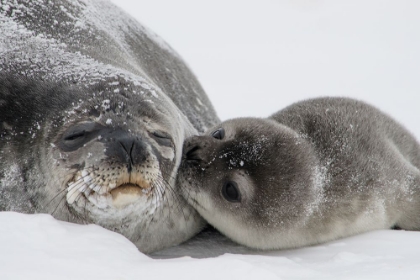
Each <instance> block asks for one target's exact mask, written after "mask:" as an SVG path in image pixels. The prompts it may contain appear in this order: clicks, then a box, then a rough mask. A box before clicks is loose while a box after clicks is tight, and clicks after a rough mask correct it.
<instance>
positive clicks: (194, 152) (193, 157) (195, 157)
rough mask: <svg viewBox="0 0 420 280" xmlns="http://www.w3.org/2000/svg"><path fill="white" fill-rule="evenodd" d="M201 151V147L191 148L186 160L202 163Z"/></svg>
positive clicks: (186, 154) (187, 152)
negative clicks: (199, 152)
mask: <svg viewBox="0 0 420 280" xmlns="http://www.w3.org/2000/svg"><path fill="white" fill-rule="evenodd" d="M199 150H200V147H199V146H191V147H190V148H189V149H188V150H187V151H186V153H185V159H186V160H188V161H201V160H202V159H201V158H200V156H199V154H198V151H199Z"/></svg>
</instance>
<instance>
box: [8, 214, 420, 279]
mask: <svg viewBox="0 0 420 280" xmlns="http://www.w3.org/2000/svg"><path fill="white" fill-rule="evenodd" d="M0 224H1V225H2V226H1V227H0V248H1V253H0V279H2V280H3V279H22V280H23V279H24V280H27V279H32V280H37V279H40V280H41V279H45V280H49V279H51V280H57V279H60V280H65V279H90V280H95V279H101V280H102V279H165V280H167V279H194V280H196V279H200V280H206V279H209V280H214V279H241V280H246V279H252V280H255V279H323V280H328V279H331V280H336V279H358V280H360V279H369V280H376V279H378V280H386V279H400V278H401V277H403V278H404V279H418V277H419V275H420V253H419V249H418V248H420V233H419V232H407V231H391V230H383V231H375V232H370V233H367V234H362V235H359V236H355V237H352V238H347V239H342V240H338V241H336V242H330V243H327V244H323V245H319V246H314V247H309V248H303V249H298V250H289V251H277V252H265V253H261V252H254V251H248V250H247V249H244V248H242V247H239V246H236V245H234V244H232V243H230V242H228V241H226V240H225V238H223V237H220V236H219V237H217V238H216V239H213V241H208V240H207V239H206V238H204V239H201V240H195V241H193V242H190V243H189V244H186V245H181V246H179V247H175V248H172V249H167V250H166V251H164V252H161V253H160V257H172V258H167V259H153V258H150V257H149V256H146V255H144V254H142V253H140V252H139V251H138V250H137V249H136V247H135V246H134V245H133V244H132V243H131V242H129V241H128V240H127V239H126V238H124V237H123V236H122V235H119V234H117V233H114V232H111V231H108V230H105V229H103V228H101V227H98V226H95V225H76V224H70V223H66V222H61V221H57V220H54V219H53V218H52V217H51V216H48V215H44V214H38V215H25V214H18V213H14V212H2V213H0ZM224 252H226V254H223V253H224ZM188 255H193V256H195V257H200V258H199V259H197V258H191V257H186V256H188ZM205 256H212V257H207V258H203V257H205ZM155 257H156V256H155Z"/></svg>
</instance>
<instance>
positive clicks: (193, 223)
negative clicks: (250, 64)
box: [0, 0, 217, 252]
mask: <svg viewBox="0 0 420 280" xmlns="http://www.w3.org/2000/svg"><path fill="white" fill-rule="evenodd" d="M1 3H2V4H0V34H1V36H0V210H9V211H20V212H28V213H33V212H42V213H50V214H52V215H53V216H54V217H55V218H57V219H60V220H66V221H71V222H77V223H95V224H99V225H102V226H104V227H106V228H108V229H111V230H114V231H117V232H120V233H122V234H123V235H125V236H126V237H127V238H129V239H130V240H131V241H133V242H134V243H135V244H136V245H137V246H138V248H139V249H140V250H141V251H143V252H151V251H156V250H159V249H161V248H164V247H167V246H171V245H176V244H178V243H180V242H182V241H184V240H186V239H188V238H190V237H191V236H192V235H194V234H195V233H196V232H197V231H198V230H199V229H200V228H201V227H202V226H203V223H204V222H203V220H202V218H200V217H199V215H198V214H197V213H196V211H195V210H194V209H193V208H192V207H190V206H188V205H187V204H186V203H184V202H183V201H184V200H183V198H182V196H181V195H180V194H179V190H178V188H177V185H176V182H177V181H176V179H175V178H176V172H177V169H178V167H179V164H180V160H181V154H182V143H183V141H184V139H185V138H186V137H188V136H191V135H194V134H197V133H198V132H199V131H204V130H205V129H206V127H209V126H211V125H213V124H214V123H216V122H217V116H216V114H215V112H214V110H213V108H212V106H211V104H210V101H209V100H208V98H207V97H206V95H205V93H204V91H203V89H202V88H201V86H200V84H199V83H198V81H197V80H196V79H195V77H194V75H193V74H192V73H191V71H190V70H189V69H188V67H187V66H186V65H185V63H184V62H183V61H182V59H181V58H180V57H179V56H178V55H177V54H176V52H175V51H174V50H172V48H171V47H170V46H168V45H167V44H166V43H165V42H164V41H163V40H161V39H160V38H159V37H157V36H156V34H154V33H153V32H151V31H150V30H148V29H146V28H145V27H143V26H142V25H140V24H139V23H138V22H136V21H135V20H134V19H132V18H131V17H130V16H129V15H127V14H125V13H124V12H122V11H121V10H119V9H118V8H117V7H115V6H114V5H113V4H112V3H110V2H108V1H99V2H98V1H94V0H84V1H82V2H80V1H77V0H60V1H50V2H48V3H46V4H45V5H44V4H40V3H39V2H38V1H20V0H18V1H9V0H5V1H2V2H1Z"/></svg>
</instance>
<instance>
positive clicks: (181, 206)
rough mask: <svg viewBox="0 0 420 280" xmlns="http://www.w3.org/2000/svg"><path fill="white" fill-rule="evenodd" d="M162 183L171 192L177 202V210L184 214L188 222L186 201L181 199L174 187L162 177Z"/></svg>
mask: <svg viewBox="0 0 420 280" xmlns="http://www.w3.org/2000/svg"><path fill="white" fill-rule="evenodd" d="M160 179H161V180H162V183H164V185H165V187H166V188H167V189H168V190H169V194H170V195H171V196H172V198H174V203H175V202H177V205H176V209H178V211H180V212H181V213H182V215H183V216H184V219H185V220H187V217H186V216H185V212H184V206H185V201H184V200H183V199H182V198H181V197H180V195H179V194H178V193H176V192H175V190H174V189H173V188H172V186H171V185H170V184H169V183H168V182H167V181H166V180H165V179H164V178H163V177H162V176H160Z"/></svg>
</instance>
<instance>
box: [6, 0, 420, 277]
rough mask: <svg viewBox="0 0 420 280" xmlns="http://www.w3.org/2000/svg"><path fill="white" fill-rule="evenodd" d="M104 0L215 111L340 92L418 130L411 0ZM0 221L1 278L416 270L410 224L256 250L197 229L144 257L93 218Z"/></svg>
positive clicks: (416, 32) (242, 111)
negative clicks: (186, 71) (159, 47)
mask: <svg viewBox="0 0 420 280" xmlns="http://www.w3.org/2000/svg"><path fill="white" fill-rule="evenodd" d="M114 2H115V3H117V4H118V5H120V6H122V7H123V8H124V9H125V10H126V11H128V12H129V13H131V14H132V15H133V16H135V17H136V18H137V19H138V20H139V21H141V22H142V23H144V24H146V25H147V26H149V27H150V28H151V29H152V30H154V31H155V32H156V33H158V34H159V35H160V36H162V37H163V38H164V39H165V40H166V41H167V42H169V44H171V45H172V46H173V47H174V48H175V49H176V50H177V51H178V52H179V53H180V54H181V55H182V57H184V59H185V60H186V61H187V63H188V64H189V65H190V66H191V68H192V69H193V70H194V72H195V73H196V75H197V76H198V78H199V80H200V81H201V83H202V84H203V86H204V88H205V89H206V91H207V92H208V94H209V96H210V99H211V100H212V101H213V104H214V106H215V108H216V110H217V111H218V112H219V116H220V117H221V119H223V120H225V119H227V118H231V117H237V116H262V117H264V116H268V115H270V114H271V113H274V112H275V111H277V110H279V109H280V108H282V107H285V106H287V105H289V104H291V103H292V102H295V101H298V100H301V99H304V98H310V97H316V96H325V95H330V96H349V97H355V98H358V99H362V100H365V101H368V102H369V103H371V104H373V105H376V106H377V107H379V108H381V109H382V110H384V111H386V112H387V113H389V114H390V115H392V116H393V117H394V118H396V119H397V120H399V121H400V122H401V123H403V124H404V125H405V126H406V127H407V128H408V129H409V130H410V131H412V132H413V133H414V134H415V135H416V136H417V138H418V139H420V125H418V123H417V121H418V120H420V110H419V109H418V107H419V105H420V79H419V77H420V52H419V51H418V50H419V49H420V29H419V26H420V17H419V16H418V13H419V10H420V2H418V1H416V0H412V1H408V0H401V1H390V0H389V1H388V0H372V1H361V0H355V1H334V0H281V1H280V0H279V1H269V0H260V1H239V0H235V1H233V0H231V1H221V0H215V1H206V2H204V1H193V0H178V1H170V0H153V1H152V0H149V1H143V0H131V1H128V0H114ZM0 225H1V227H0V250H1V253H0V279H2V280H3V279H168V278H169V279H212V280H213V279H241V280H244V279H373V280H374V279H381V280H382V279H397V278H404V279H420V232H406V231H391V230H388V231H377V232H371V233H367V234H363V235H359V236H355V237H352V238H347V239H343V240H338V241H335V242H331V243H328V244H323V245H320V246H315V247H310V248H303V249H299V250H291V251H278V252H266V253H258V252H252V251H248V250H246V249H244V248H242V247H239V246H236V245H235V244H232V243H231V242H229V241H228V240H226V239H225V238H223V237H221V236H210V237H209V236H206V235H204V236H202V237H201V238H199V239H195V240H193V241H190V242H189V243H187V244H184V245H182V246H179V247H176V248H172V249H168V250H165V251H163V252H160V253H158V254H156V255H155V256H154V258H157V257H159V258H165V259H153V258H150V257H148V256H145V255H143V254H141V253H140V252H138V251H137V249H136V248H135V247H134V245H132V244H131V243H130V242H129V241H127V240H126V239H125V238H124V237H122V236H120V235H118V234H115V233H112V232H109V231H106V230H104V229H102V228H100V227H98V226H94V225H90V226H81V225H74V224H68V223H64V222H59V221H56V220H54V219H52V218H51V217H49V216H46V215H22V214H16V213H0ZM216 237H217V238H216ZM224 253H228V254H224ZM188 255H189V256H193V257H195V258H191V257H183V256H188ZM206 257H207V258H206ZM198 258H200V259H198Z"/></svg>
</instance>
